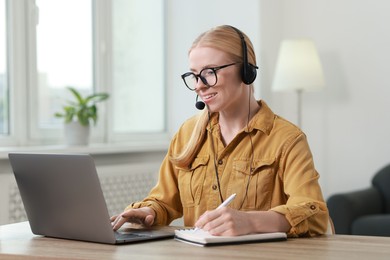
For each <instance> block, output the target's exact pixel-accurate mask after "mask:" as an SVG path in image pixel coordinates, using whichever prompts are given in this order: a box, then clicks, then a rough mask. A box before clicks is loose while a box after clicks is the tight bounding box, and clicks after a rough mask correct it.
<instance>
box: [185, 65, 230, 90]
mask: <svg viewBox="0 0 390 260" xmlns="http://www.w3.org/2000/svg"><path fill="white" fill-rule="evenodd" d="M235 64H237V62H234V63H230V64H226V65H222V66H218V67H214V68H204V69H202V70H201V71H200V73H199V74H195V73H193V72H187V73H184V74H183V75H181V78H182V79H183V81H184V84H186V86H187V88H188V89H189V90H192V91H194V90H195V88H196V85H197V84H198V79H199V78H200V79H201V80H202V82H203V84H205V85H206V86H207V87H213V86H215V84H217V81H218V77H217V73H216V72H217V71H218V70H220V69H223V68H226V67H229V66H232V65H235Z"/></svg>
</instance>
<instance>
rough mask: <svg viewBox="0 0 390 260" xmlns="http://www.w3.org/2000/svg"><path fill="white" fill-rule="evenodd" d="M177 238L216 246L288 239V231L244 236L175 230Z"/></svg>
mask: <svg viewBox="0 0 390 260" xmlns="http://www.w3.org/2000/svg"><path fill="white" fill-rule="evenodd" d="M175 239H176V240H178V241H182V242H185V243H189V244H193V245H197V246H215V245H229V244H241V243H258V242H271V241H283V240H287V235H286V233H283V232H275V233H258V234H250V235H242V236H213V235H211V234H210V233H208V232H207V231H204V230H202V229H181V230H175Z"/></svg>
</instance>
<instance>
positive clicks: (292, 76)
mask: <svg viewBox="0 0 390 260" xmlns="http://www.w3.org/2000/svg"><path fill="white" fill-rule="evenodd" d="M324 86H325V80H324V75H323V72H322V66H321V62H320V59H319V56H318V53H317V50H316V47H315V45H314V43H313V42H312V41H311V40H308V39H297V40H283V41H282V42H281V45H280V50H279V56H278V59H277V63H276V69H275V75H274V80H273V84H272V90H274V91H291V90H292V91H296V92H297V95H298V100H297V102H298V109H297V110H298V111H297V113H298V123H297V124H298V126H299V127H301V124H302V92H303V91H310V90H319V89H321V88H323V87H324Z"/></svg>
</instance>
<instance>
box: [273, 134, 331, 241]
mask: <svg viewBox="0 0 390 260" xmlns="http://www.w3.org/2000/svg"><path fill="white" fill-rule="evenodd" d="M278 175H279V178H280V180H281V181H282V185H283V188H284V193H285V195H286V196H287V202H286V204H285V205H279V206H276V207H274V208H272V209H271V210H273V211H276V212H279V213H281V214H283V215H285V217H286V219H287V221H288V222H289V223H290V225H291V229H290V230H289V232H288V235H289V236H290V237H298V236H316V235H319V234H324V233H325V232H326V230H327V227H328V221H329V213H328V209H327V206H326V203H325V202H324V199H323V196H322V191H321V188H320V185H319V183H318V179H319V174H318V172H317V171H316V170H315V167H314V162H313V157H312V154H311V151H310V148H309V145H308V143H307V140H306V136H305V135H304V134H303V133H300V134H298V135H297V136H296V137H292V138H291V140H288V141H287V142H286V144H285V147H284V149H283V151H282V153H281V158H280V164H279V167H278Z"/></svg>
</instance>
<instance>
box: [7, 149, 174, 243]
mask: <svg viewBox="0 0 390 260" xmlns="http://www.w3.org/2000/svg"><path fill="white" fill-rule="evenodd" d="M8 157H9V160H10V162H11V166H12V169H13V172H14V175H15V179H16V182H17V185H18V188H19V191H20V195H21V198H22V201H23V205H24V208H25V210H26V214H27V218H28V220H29V223H30V227H31V231H32V232H33V233H34V234H36V235H43V236H47V237H55V238H64V239H73V240H82V241H90V242H98V243H105V244H121V243H132V242H141V241H149V240H156V239H163V238H173V237H174V228H173V227H160V228H159V227H151V228H127V229H126V228H121V229H120V231H119V232H118V231H113V229H112V226H111V222H110V216H109V213H108V210H107V205H106V201H105V199H104V196H103V192H102V189H101V186H100V181H99V178H98V175H97V172H96V167H95V163H94V160H93V158H92V157H91V156H90V155H88V154H41V153H9V155H8Z"/></svg>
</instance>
